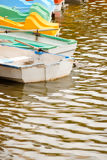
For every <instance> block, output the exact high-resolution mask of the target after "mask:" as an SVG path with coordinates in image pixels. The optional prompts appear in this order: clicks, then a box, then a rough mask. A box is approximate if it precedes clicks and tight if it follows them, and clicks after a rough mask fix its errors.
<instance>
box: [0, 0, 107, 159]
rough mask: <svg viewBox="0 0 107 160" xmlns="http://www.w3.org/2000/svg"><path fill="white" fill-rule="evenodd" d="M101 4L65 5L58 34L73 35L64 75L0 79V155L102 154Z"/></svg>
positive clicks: (105, 110) (105, 101)
mask: <svg viewBox="0 0 107 160" xmlns="http://www.w3.org/2000/svg"><path fill="white" fill-rule="evenodd" d="M106 9H107V5H106V2H105V1H103V0H100V1H98V0H97V1H95V0H93V1H92V0H91V1H90V2H88V3H86V4H81V5H69V6H68V7H67V8H66V10H65V11H64V12H63V13H62V15H61V16H60V17H58V18H57V19H56V21H58V22H59V23H60V25H61V30H60V36H61V37H64V38H69V39H72V38H73V39H76V40H77V41H78V48H77V50H76V52H75V58H76V60H77V61H78V66H77V67H76V68H74V69H73V71H72V73H71V75H70V76H68V77H65V78H62V79H59V80H56V81H52V82H48V83H33V84H25V85H23V84H17V83H13V82H9V81H4V80H0V160H19V159H20V160H107V23H106V22H107V21H106V20H107V15H106V14H107V12H106Z"/></svg>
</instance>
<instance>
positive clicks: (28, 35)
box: [0, 26, 77, 56]
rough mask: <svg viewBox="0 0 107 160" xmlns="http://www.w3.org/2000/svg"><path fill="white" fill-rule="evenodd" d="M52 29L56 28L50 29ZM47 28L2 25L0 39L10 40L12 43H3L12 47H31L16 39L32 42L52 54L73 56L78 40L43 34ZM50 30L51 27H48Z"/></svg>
mask: <svg viewBox="0 0 107 160" xmlns="http://www.w3.org/2000/svg"><path fill="white" fill-rule="evenodd" d="M50 30H51V31H52V30H54V29H50ZM44 31H45V33H46V31H47V30H46V29H45V30H44V29H41V30H26V32H25V30H16V29H13V28H9V27H4V26H0V39H4V40H8V41H10V42H11V43H2V44H5V45H8V46H11V47H19V48H30V47H28V46H25V45H22V44H20V43H18V42H16V41H15V39H17V40H20V41H22V42H25V43H28V44H31V45H32V46H34V47H35V46H36V47H39V48H42V49H44V50H46V51H47V52H48V53H52V54H57V55H58V54H62V55H64V56H73V54H74V52H75V49H76V47H77V41H76V40H73V39H65V38H61V37H55V36H50V35H45V34H42V33H43V32H44ZM48 31H49V29H48Z"/></svg>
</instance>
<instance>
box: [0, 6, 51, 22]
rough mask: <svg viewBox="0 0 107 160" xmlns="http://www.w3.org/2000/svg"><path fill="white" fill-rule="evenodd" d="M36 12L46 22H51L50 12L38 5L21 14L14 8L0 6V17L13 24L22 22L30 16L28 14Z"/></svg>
mask: <svg viewBox="0 0 107 160" xmlns="http://www.w3.org/2000/svg"><path fill="white" fill-rule="evenodd" d="M32 12H36V13H38V14H39V15H40V16H41V17H42V18H44V19H45V20H47V21H50V20H51V14H50V12H49V11H48V10H47V9H46V8H45V7H44V6H43V5H41V4H40V3H34V4H33V5H32V6H31V7H30V9H29V12H28V13H27V12H26V13H22V12H21V11H19V10H17V9H16V8H11V7H8V6H5V5H0V16H1V17H4V18H6V17H7V18H8V19H10V20H12V21H15V22H24V21H25V19H26V17H27V16H29V15H30V13H32Z"/></svg>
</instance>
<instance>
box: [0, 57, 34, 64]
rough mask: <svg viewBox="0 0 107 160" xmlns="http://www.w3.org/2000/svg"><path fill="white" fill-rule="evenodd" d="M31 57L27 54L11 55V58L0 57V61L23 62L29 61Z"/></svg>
mask: <svg viewBox="0 0 107 160" xmlns="http://www.w3.org/2000/svg"><path fill="white" fill-rule="evenodd" d="M31 59H32V57H27V56H20V57H13V58H3V59H0V63H2V64H3V63H15V62H25V61H31Z"/></svg>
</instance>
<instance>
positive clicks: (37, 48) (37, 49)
mask: <svg viewBox="0 0 107 160" xmlns="http://www.w3.org/2000/svg"><path fill="white" fill-rule="evenodd" d="M15 41H16V42H19V43H21V44H24V45H26V46H29V47H31V48H32V49H34V50H36V51H37V52H35V53H36V54H43V53H47V54H51V55H55V56H61V57H64V58H65V59H71V60H74V57H69V56H64V55H61V54H58V55H57V54H53V53H49V52H46V51H44V50H43V49H42V48H39V47H34V46H32V45H31V44H28V43H25V42H22V41H20V40H17V39H15Z"/></svg>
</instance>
